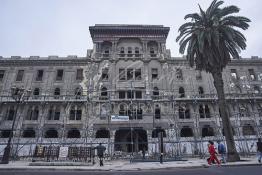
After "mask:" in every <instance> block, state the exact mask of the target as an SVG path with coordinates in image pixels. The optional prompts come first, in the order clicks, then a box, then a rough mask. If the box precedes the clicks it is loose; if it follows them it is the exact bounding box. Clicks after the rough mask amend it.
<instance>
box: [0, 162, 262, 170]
mask: <svg viewBox="0 0 262 175" xmlns="http://www.w3.org/2000/svg"><path fill="white" fill-rule="evenodd" d="M238 166H262V164H259V163H253V164H223V165H221V167H238ZM212 167H217V165H213V166H209V165H206V164H202V165H195V166H181V167H179V166H178V167H157V168H152V167H147V168H144V169H143V168H127V169H117V168H116V169H114V168H110V169H98V168H94V169H90V168H83V166H80V167H79V168H75V167H74V168H65V167H63V166H61V167H50V166H43V167H39V166H38V167H36V166H26V167H0V171H12V170H13V171H30V170H32V171H38V170H39V171H43V170H44V171H65V170H66V171H147V170H162V169H165V170H172V169H196V168H212Z"/></svg>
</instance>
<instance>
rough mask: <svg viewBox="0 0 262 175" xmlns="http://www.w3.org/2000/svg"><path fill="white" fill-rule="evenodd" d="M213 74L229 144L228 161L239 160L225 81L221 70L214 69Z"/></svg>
mask: <svg viewBox="0 0 262 175" xmlns="http://www.w3.org/2000/svg"><path fill="white" fill-rule="evenodd" d="M212 76H213V78H214V86H215V88H216V90H217V95H218V104H219V109H220V115H221V118H222V124H223V128H224V133H225V138H226V144H227V161H229V162H235V161H239V160H240V157H239V155H238V153H237V150H236V146H235V141H234V136H233V131H232V126H231V122H230V119H229V115H228V111H227V108H226V100H225V94H224V82H223V79H222V72H221V71H213V72H212Z"/></svg>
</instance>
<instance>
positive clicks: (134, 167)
mask: <svg viewBox="0 0 262 175" xmlns="http://www.w3.org/2000/svg"><path fill="white" fill-rule="evenodd" d="M37 163H40V164H36V163H31V162H26V161H15V162H12V161H11V162H10V163H9V164H0V170H30V169H31V170H33V169H40V170H69V171H70V170H72V171H75V170H78V171H138V170H152V169H172V168H201V167H205V168H208V167H210V166H209V165H208V164H207V162H206V160H205V159H198V158H192V159H189V160H187V161H173V162H164V163H163V164H160V163H159V162H135V163H130V162H129V161H127V160H116V161H105V163H104V166H102V167H100V166H99V163H98V162H96V164H94V165H92V164H88V163H77V162H63V163H60V162H55V163H53V164H52V163H51V164H50V163H49V164H46V162H43V163H41V162H37ZM32 165H33V166H32ZM40 165H41V166H40ZM261 165H262V164H259V163H258V162H257V158H256V157H251V158H242V161H239V162H228V163H226V164H222V165H221V166H261ZM214 166H217V165H211V167H214Z"/></svg>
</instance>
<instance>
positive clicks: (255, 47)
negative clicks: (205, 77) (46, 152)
mask: <svg viewBox="0 0 262 175" xmlns="http://www.w3.org/2000/svg"><path fill="white" fill-rule="evenodd" d="M211 1H212V0H0V56H4V57H10V56H23V57H27V56H30V55H38V56H48V55H58V56H67V55H77V56H86V50H87V49H91V48H92V40H91V37H90V34H89V30H88V27H89V26H92V25H95V24H157V25H159V24H161V25H164V26H168V27H170V28H171V30H170V32H169V36H168V39H167V48H168V49H171V52H172V56H173V57H175V56H180V54H179V53H178V43H176V42H175V38H176V36H177V35H178V32H177V29H178V27H179V26H180V25H181V24H183V23H184V22H185V21H184V16H185V15H186V14H188V13H192V12H198V6H197V4H198V3H199V4H200V5H201V6H202V7H203V8H206V7H208V5H209V4H210V2H211ZM232 4H234V5H237V6H238V7H239V8H240V9H241V11H240V13H239V15H242V16H246V17H248V18H250V19H251V20H252V22H251V23H250V28H249V29H248V31H245V32H244V34H245V36H246V37H247V49H246V50H245V51H243V52H242V53H241V56H242V57H250V56H255V55H257V56H259V57H262V44H261V42H262V12H261V11H260V10H261V7H262V1H261V0H225V3H224V5H232Z"/></svg>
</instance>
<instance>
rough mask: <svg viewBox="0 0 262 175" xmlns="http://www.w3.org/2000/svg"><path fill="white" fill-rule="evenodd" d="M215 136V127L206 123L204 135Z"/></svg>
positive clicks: (203, 129)
mask: <svg viewBox="0 0 262 175" xmlns="http://www.w3.org/2000/svg"><path fill="white" fill-rule="evenodd" d="M208 136H214V129H213V128H211V127H210V126H209V125H205V126H204V127H203V128H202V137H208Z"/></svg>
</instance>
